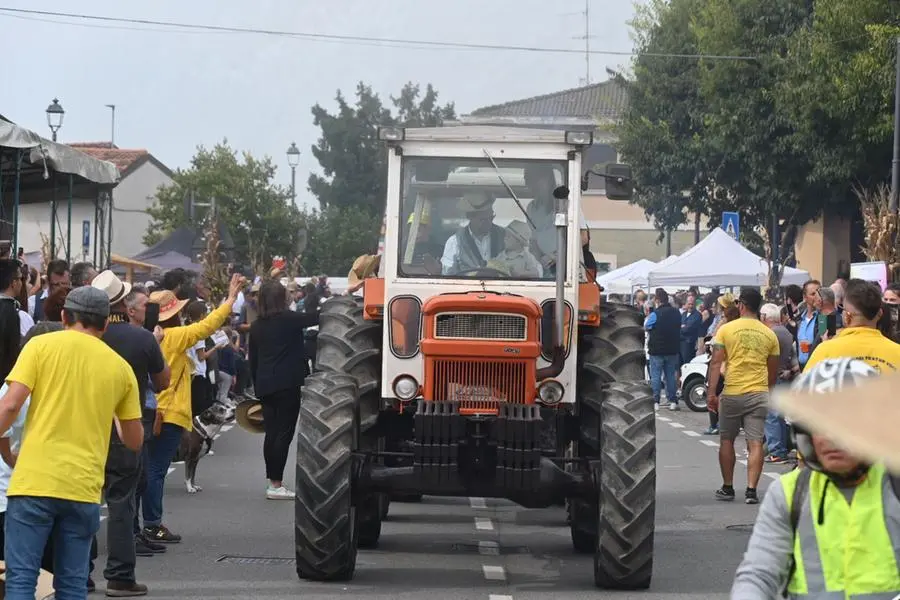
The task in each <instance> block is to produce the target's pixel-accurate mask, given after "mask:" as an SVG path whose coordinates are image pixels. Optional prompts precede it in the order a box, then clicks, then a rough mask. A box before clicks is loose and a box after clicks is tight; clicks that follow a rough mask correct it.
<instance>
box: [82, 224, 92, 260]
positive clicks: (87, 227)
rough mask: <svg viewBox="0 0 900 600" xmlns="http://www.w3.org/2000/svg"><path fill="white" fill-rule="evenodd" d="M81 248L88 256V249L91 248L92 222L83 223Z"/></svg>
mask: <svg viewBox="0 0 900 600" xmlns="http://www.w3.org/2000/svg"><path fill="white" fill-rule="evenodd" d="M81 247H82V248H83V249H84V252H85V254H87V251H88V248H90V247H91V222H90V221H88V220H87V219H85V220H84V221H82V222H81Z"/></svg>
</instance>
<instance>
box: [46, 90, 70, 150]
mask: <svg viewBox="0 0 900 600" xmlns="http://www.w3.org/2000/svg"><path fill="white" fill-rule="evenodd" d="M65 116H66V111H65V110H63V107H62V105H60V103H59V98H54V99H53V104H51V105H50V106H48V107H47V125H49V126H50V132H51V133H52V134H53V141H54V142H55V141H56V132H58V131H59V130H60V128H61V127H62V124H63V117H65Z"/></svg>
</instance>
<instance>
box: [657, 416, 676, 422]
mask: <svg viewBox="0 0 900 600" xmlns="http://www.w3.org/2000/svg"><path fill="white" fill-rule="evenodd" d="M656 419H657V420H658V421H662V422H663V423H668V422H669V421H671V420H672V419H670V418H669V417H660V416H659V415H657V417H656Z"/></svg>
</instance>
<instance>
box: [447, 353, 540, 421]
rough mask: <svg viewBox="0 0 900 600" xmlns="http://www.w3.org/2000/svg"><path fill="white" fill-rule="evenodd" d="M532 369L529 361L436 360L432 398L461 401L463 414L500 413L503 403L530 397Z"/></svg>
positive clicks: (524, 400)
mask: <svg viewBox="0 0 900 600" xmlns="http://www.w3.org/2000/svg"><path fill="white" fill-rule="evenodd" d="M528 371H529V364H528V362H527V361H515V360H503V361H499V360H498V361H477V360H471V359H469V360H465V359H436V360H435V361H434V387H433V394H432V398H433V399H434V400H437V401H439V402H440V401H457V402H459V407H460V412H461V413H462V414H471V413H479V412H486V413H496V412H497V410H498V407H499V405H500V404H503V403H510V404H524V403H525V402H527V401H528V400H529V397H528V396H527V395H526V394H528V392H527V390H528V389H529V388H528V386H527V382H528V381H533V380H534V374H531V375H530V376H529V372H528ZM529 377H530V379H529Z"/></svg>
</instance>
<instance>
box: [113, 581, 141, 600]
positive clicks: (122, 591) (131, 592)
mask: <svg viewBox="0 0 900 600" xmlns="http://www.w3.org/2000/svg"><path fill="white" fill-rule="evenodd" d="M106 595H107V596H108V597H110V598H131V597H134V596H146V595H147V586H146V585H144V584H142V583H137V582H136V581H107V582H106Z"/></svg>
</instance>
